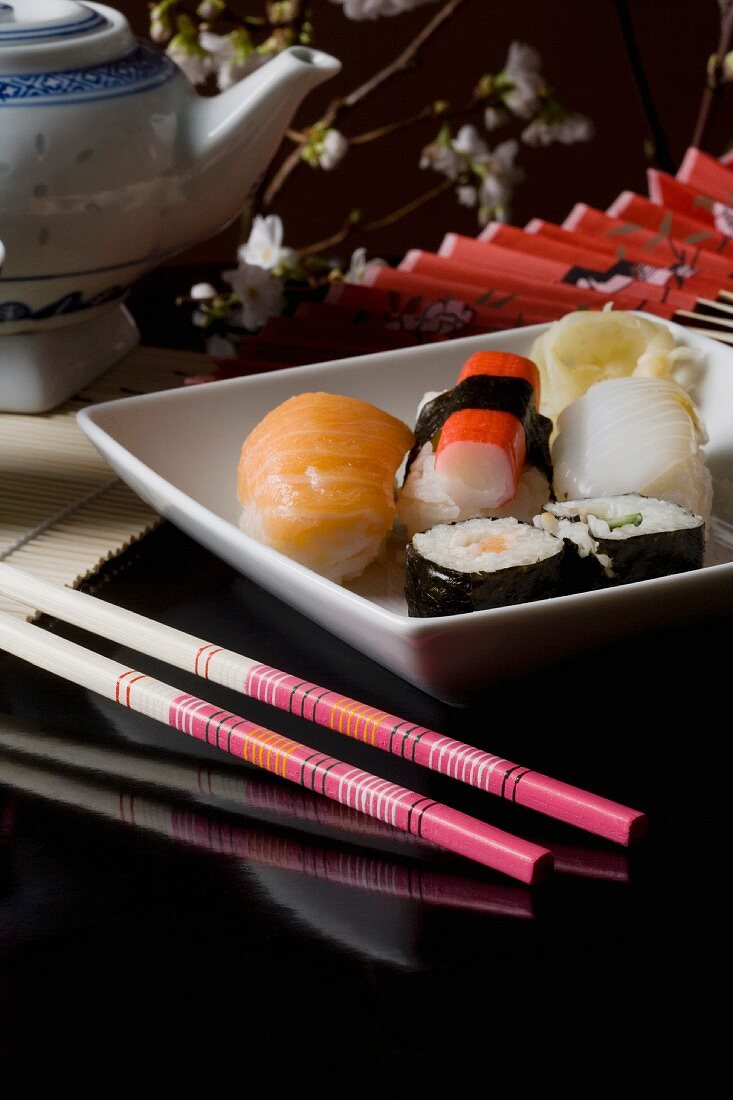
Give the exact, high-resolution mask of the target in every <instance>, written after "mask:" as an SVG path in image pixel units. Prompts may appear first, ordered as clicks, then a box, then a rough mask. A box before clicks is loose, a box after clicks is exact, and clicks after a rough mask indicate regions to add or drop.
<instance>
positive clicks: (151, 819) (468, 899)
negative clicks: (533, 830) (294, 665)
mask: <svg viewBox="0 0 733 1100" xmlns="http://www.w3.org/2000/svg"><path fill="white" fill-rule="evenodd" d="M82 761H83V762H82ZM126 761H127V762H128V763H129V767H127V766H126V763H125V762H126ZM143 762H144V765H145V769H144V770H145V775H144V776H141V774H140V770H141V764H142V763H143ZM59 765H62V766H63V770H59ZM108 766H113V767H114V768H115V769H116V776H115V778H116V779H117V780H118V781H117V782H114V781H110V779H111V777H110V776H109V773H107V775H106V776H105V777H104V778H100V776H99V774H96V775H95V776H94V777H91V776H90V775H88V774H86V775H85V774H82V775H81V776H80V775H79V772H78V770H76V769H78V768H80V767H81V768H82V769H84V768H86V769H94V771H95V772H97V773H99V772H100V771H102V772H104V771H105V770H106V769H107V767H108ZM67 768H74V769H75V770H74V771H70V770H66V769H67ZM209 771H211V772H212V774H211V775H207V776H206V779H205V785H207V786H208V784H209V781H210V782H211V785H212V787H214V786H216V784H217V782H218V781H220V780H222V779H223V778H224V776H222V775H221V774H218V773H217V772H215V771H214V770H213V769H208V768H205V769H201V768H200V767H199V766H198V765H194V766H187V765H185V764H183V763H181V762H178V761H176V762H175V763H173V764H169V763H163V764H160V763H159V762H158V761H155V760H151V759H147V758H145V759H144V761H143V760H141V758H140V757H137V756H131V757H127V755H126V754H123V753H117V752H115V751H114V750H111V749H107V748H104V749H101V750H98V749H97V748H96V747H92V746H89V745H81V744H78V743H76V742H69V741H65V740H64V741H62V740H57V739H55V738H50V737H47V736H44V735H37V734H34V733H31V732H29V731H25V730H18V729H12V728H10V729H9V728H8V727H7V724H4V725H3V726H2V727H0V782H2V783H3V784H6V785H7V786H9V787H11V788H14V789H16V790H18V791H20V792H23V793H26V794H33V795H37V796H39V797H41V798H45V799H49V800H50V801H52V802H55V803H60V804H63V805H67V806H72V807H74V808H75V809H79V810H84V811H87V812H90V813H93V814H96V815H98V816H101V817H104V818H107V819H111V820H113V821H117V822H121V823H123V824H125V825H127V826H130V827H132V828H135V829H139V830H142V831H144V832H148V833H152V834H155V835H157V836H162V837H165V838H167V839H170V840H173V841H175V842H177V843H181V844H185V845H187V846H189V847H192V848H195V849H196V850H198V851H202V852H209V853H212V854H215V855H224V856H229V857H233V858H234V859H236V860H241V861H243V862H245V863H246V864H253V865H255V866H259V867H265V868H275V869H278V870H282V871H289V872H293V873H295V874H298V875H303V876H307V877H308V878H315V879H322V880H325V881H327V882H330V883H337V884H339V885H343V886H349V887H354V888H357V889H360V890H365V891H369V892H373V893H376V894H381V895H390V896H392V897H396V898H402V899H407V900H413V901H420V902H423V903H425V904H428V905H436V906H441V907H447V908H451V909H462V910H470V911H473V912H479V913H487V914H493V915H498V916H507V917H515V918H520V919H528V918H531V917H532V916H533V915H534V912H533V908H532V901H531V895H530V893H529V891H528V890H526V889H524V888H523V887H519V886H513V885H504V884H502V883H493V882H484V881H482V880H480V879H470V878H464V877H462V876H460V875H454V874H451V873H446V872H444V871H440V870H432V869H428V868H422V867H417V866H415V865H414V864H410V863H408V862H398V861H395V860H392V859H387V858H384V856H383V855H382V854H374V853H371V852H370V853H368V854H367V853H362V852H354V851H346V850H341V849H339V848H335V847H328V846H325V845H322V844H314V843H310V842H308V841H304V840H303V839H301V838H300V837H283V836H281V835H279V834H277V833H275V832H272V831H268V830H267V829H266V828H262V827H257V828H255V827H250V826H249V825H247V824H242V823H240V822H238V821H235V822H233V821H232V820H231V818H232V815H231V814H225V813H218V812H215V813H211V812H206V810H205V809H202V808H201V807H194V808H192V807H191V805H189V804H186V803H183V804H181V803H174V802H171V801H168V800H163V799H161V798H157V797H153V796H152V795H148V794H145V793H140V792H139V791H137V790H136V789H134V788H133V789H130V788H129V787H126V786H124V784H120V783H119V778H120V777H121V776H122V774H123V772H124V773H125V774H124V778H126V779H128V780H132V781H134V782H136V781H138V780H141V781H143V782H146V783H149V784H150V783H152V784H156V785H158V786H159V787H163V788H168V789H169V790H170V789H171V788H174V789H176V790H181V789H182V787H184V786H185V787H186V789H187V790H188V791H189V793H196V794H202V793H204V792H202V790H201V785H200V784H201V773H202V772H209ZM130 773H134V774H130ZM228 778H229V779H230V780H231V783H228V784H225V786H226V788H227V791H228V795H227V798H228V800H229V801H231V800H232V799H231V793H232V790H233V787H235V786H237V783H235V777H234V776H230V777H228ZM239 783H242V780H239ZM192 785H195V790H191V789H190V788H191V786H192ZM257 785H259V784H257ZM257 785H256V786H257ZM262 787H263V790H261V791H259V792H258V791H256V790H255V792H254V798H253V797H252V791H249V793H248V795H246V796H245V795H244V794H243V793H242V795H241V796H242V798H243V799H246V800H245V801H244V802H243V808H245V809H246V811H247V812H248V813H250V812H252V813H258V812H259V811H258V809H257V803H259V804H261V805H262V804H264V805H265V806H267V808H268V809H269V808H270V807H271V806H272V805H273V801H274V802H275V803H276V804H277V813H278V815H279V816H281V817H282V818H284V819H287V820H288V822H289V823H290V824H291V825H292V823H293V819H295V820H300V819H301V818H303V819H305V820H306V821H312V820H313V819H314V813H315V814H316V815H317V814H318V813H319V811H315V810H314V806H313V805H310V804H309V803H308V802H307V801H305V802H304V800H303V799H302V798H300V797H297V796H296V797H293V796H292V795H291V796H290V797H291V798H292V803H293V804H292V805H291V806H288V807H285V806H283V805H282V804H281V803H279V800H278V799H273V795H274V794H275V793H276V787H275V785H274V784H272V785H269V790H268V789H267V788H268V785H267V784H262ZM288 793H289V792H288ZM316 801H317V800H315V799H314V800H313V802H314V803H315V802H316ZM286 810H287V811H288V812H286ZM291 810H295V811H296V812H295V813H292V812H289V811H291ZM352 814H353V811H352ZM354 816H355V817H356V816H360V815H354ZM316 819H317V820H320V819H318V818H316ZM365 820H366V821H367V822H368V827H370V828H371V827H373V826H374V822H372V821H370V820H369V819H365ZM360 824H361V822H359V821H357V820H350V821H348V823H347V826H348V828H347V830H345V831H346V832H347V835H348V836H349V837H350V838H353V836H354V835H356V834H359V833H360V829H359V828H358V826H359V825H360ZM338 827H339V828H341V829H342V828H343V822H339V825H338ZM367 839H369V840H370V839H372V838H371V837H370V836H367ZM352 842H353V841H352Z"/></svg>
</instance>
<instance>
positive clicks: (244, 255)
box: [237, 214, 293, 271]
mask: <svg viewBox="0 0 733 1100" xmlns="http://www.w3.org/2000/svg"><path fill="white" fill-rule="evenodd" d="M283 234H284V230H283V223H282V218H279V217H278V215H277V214H268V215H267V217H266V218H263V217H262V215H261V214H258V215H257V216H256V217H255V219H254V221H253V223H252V228H251V230H250V233H249V237H248V238H247V240H246V241H245V243H244V244H243V245H240V247H239V252H238V254H237V258H238V260H239V262H240V264H254V265H255V266H257V267H262V268H264V269H265V271H272V269H273V268H274V267H278V266H281V265H287V264H289V263H292V260H293V250H292V248H283V243H282V242H283Z"/></svg>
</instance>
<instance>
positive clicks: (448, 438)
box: [435, 351, 540, 503]
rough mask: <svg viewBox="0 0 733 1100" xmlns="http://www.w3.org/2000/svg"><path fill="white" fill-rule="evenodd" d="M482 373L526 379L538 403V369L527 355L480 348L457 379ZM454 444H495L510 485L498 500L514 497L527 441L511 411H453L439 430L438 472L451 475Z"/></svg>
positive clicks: (462, 379)
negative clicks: (500, 454)
mask: <svg viewBox="0 0 733 1100" xmlns="http://www.w3.org/2000/svg"><path fill="white" fill-rule="evenodd" d="M482 374H483V375H490V376H493V377H503V378H523V379H525V380H526V381H527V382H529V384H530V385H531V386H532V388H533V389H534V392H535V401H536V402H537V403H539V396H540V379H539V371H538V370H537V367H536V366H535V364H534V363H533V362H532V361H531V360H530V359H525V358H524V356H522V355H514V354H512V353H511V352H506V351H479V352H476V353H475V354H474V355H472V356H471V357H470V359H468V361H467V362H466V364H465V366H464V367H463V369H462V371H461V373H460V374H459V376H458V382H459V383H460V382H463V381H464V380H465V379H466V378H471V377H473V376H475V375H482ZM456 444H484V445H487V446H489V447H495V448H498V450H499V451H500V452H501V453H502V454H503V456H504V458H503V460H501V459H500V456H499V455H497V456H496V457H497V460H498V461H499V464H500V466H501V467H502V473H503V474H505V471H506V470H507V469H508V473H509V476H510V480H511V484H512V486H513V488H512V490H511V492H510V495H509V496H506V495H504V499H503V500H502V501H500V502H498V503H506V502H507V501H509V500H511V499H512V498H513V497H514V495H515V493H516V490H517V482H518V481H519V478H520V477H521V475H522V470H523V469H524V463H525V460H526V457H527V441H526V439H525V434H524V427H523V426H522V424H521V422H520V421H519V420H518V419H517V417H516V416H514V415H513V413H508V412H501V411H498V410H495V409H459V410H458V411H457V412H454V413H452V414H451V416H449V417H448V419H447V420H446V422H445V424H444V425H443V428H442V430H441V433H440V440H439V442H438V448H437V451H436V458H435V469H436V472H437V473H438V474H441V473H444V474H445V475H446V476H454V475H453V474H452V473H451V468H452V466H453V464H452V463H451V461H450V459H449V458H448V451H449V450H450V449H451V448H452V447H454V446H455V445H456ZM447 458H448V461H446V459H447ZM497 476H499V472H498V468H497ZM487 488H488V486H487Z"/></svg>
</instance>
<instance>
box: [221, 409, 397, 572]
mask: <svg viewBox="0 0 733 1100" xmlns="http://www.w3.org/2000/svg"><path fill="white" fill-rule="evenodd" d="M413 439H414V437H413V434H412V432H411V431H410V429H409V428H408V427H407V425H405V424H403V423H402V421H400V420H397V419H395V417H393V416H390V415H389V414H388V413H385V412H382V410H381V409H377V408H376V407H375V406H374V405H370V404H368V403H367V402H366V401H359V400H358V399H356V398H354V397H341V396H339V395H337V394H330V393H301V394H299V395H298V396H297V397H291V398H290V399H289V400H288V401H284V402H283V404H282V405H278V406H277V408H276V409H273V410H272V412H270V413H268V414H267V416H265V417H264V419H263V420H261V421H260V423H259V424H258V425H257V427H256V428H255V429H254V431H252V432H251V433H250V434H249V435H248V436H247V438H246V440H245V441H244V446H243V447H242V456H241V459H240V462H239V470H238V474H237V495H238V498H239V502H240V504H241V505H242V508H243V513H242V521H241V525H242V529H243V530H244V531H245V532H246V533H247V534H248V535H251V536H252V537H253V538H256V539H258V540H259V541H260V542H264V543H266V544H267V545H268V546H272V547H273V548H274V549H275V550H279V551H280V553H282V554H286V555H287V556H288V557H290V558H293V559H294V560H295V561H298V562H300V563H301V564H303V565H306V566H308V567H309V568H310V569H313V570H314V571H315V572H317V573H320V574H322V576H324V577H328V578H329V579H331V580H335V581H339V582H340V581H344V580H349V579H351V578H353V577H357V576H358V575H359V574H360V573H361V572H362V571H363V570H364V569H365V568H366V566H367V565H368V564H369V563H370V562H371V561H373V560H374V558H375V557H376V556H377V554H378V553H379V549H380V546H381V544H382V542H383V540H384V538H385V536H386V535H387V533H388V531H389V529H390V527H391V525H392V520H393V519H394V515H395V502H394V475H395V472H396V470H397V468H398V466H399V465H400V463H401V462H402V459H403V457H404V455H405V452H406V451H408V450H409V449H410V447H411V446H412V443H413Z"/></svg>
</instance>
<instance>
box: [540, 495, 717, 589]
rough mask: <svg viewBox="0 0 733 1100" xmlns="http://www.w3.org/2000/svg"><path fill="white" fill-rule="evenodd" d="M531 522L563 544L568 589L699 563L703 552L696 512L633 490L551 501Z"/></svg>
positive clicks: (628, 581) (606, 584) (700, 522)
mask: <svg viewBox="0 0 733 1100" xmlns="http://www.w3.org/2000/svg"><path fill="white" fill-rule="evenodd" d="M535 526H536V527H538V528H539V529H541V530H543V531H546V532H548V533H550V534H553V535H556V536H557V537H558V538H562V539H564V540H565V541H566V543H567V544H568V549H569V551H570V552H569V555H568V562H569V563H570V564H569V565H568V577H569V578H571V583H570V586H571V587H572V588H573V590H574V591H585V590H587V589H589V588H599V587H603V588H605V587H609V586H611V585H616V584H631V583H632V582H633V581H645V580H651V579H653V578H654V577H666V576H669V575H670V574H672V573H685V572H687V571H688V570H690V569H699V568H700V566H701V565H702V563H703V556H704V553H705V523H704V521H703V519H702V517H701V516H696V515H694V514H693V513H692V512H688V511H686V510H685V509H684V508H681V507H680V506H679V505H678V504H673V503H672V502H671V501H668V500H657V499H655V498H654V497H644V496H641V495H640V494H637V493H625V494H623V495H622V496H616V497H592V498H589V499H587V500H569V501H558V502H551V503H549V504H546V505H545V508H544V510H543V512H542V514H541V515H539V516H536V517H535Z"/></svg>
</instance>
